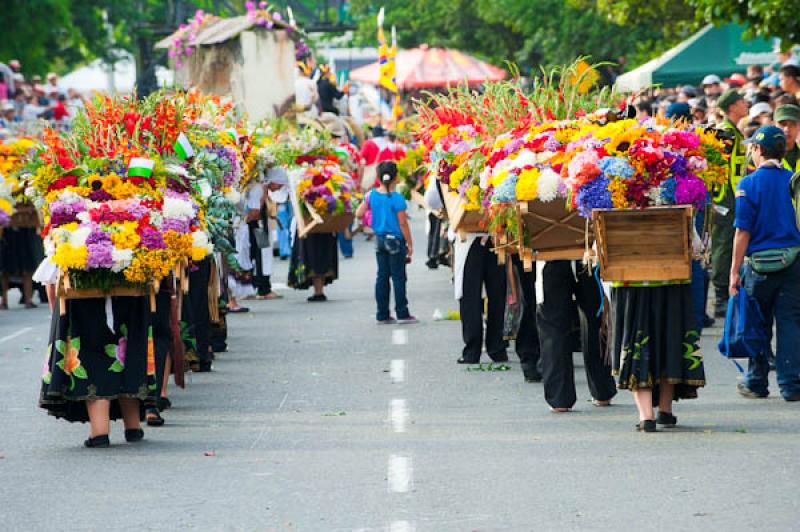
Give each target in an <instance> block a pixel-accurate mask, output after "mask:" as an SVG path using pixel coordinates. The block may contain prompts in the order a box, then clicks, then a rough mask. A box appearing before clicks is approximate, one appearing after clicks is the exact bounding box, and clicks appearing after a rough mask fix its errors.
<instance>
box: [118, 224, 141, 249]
mask: <svg viewBox="0 0 800 532" xmlns="http://www.w3.org/2000/svg"><path fill="white" fill-rule="evenodd" d="M136 227H137V223H136V222H122V224H115V225H114V229H115V231H114V232H113V233H111V242H113V244H114V246H116V247H117V248H119V249H135V248H136V246H138V245H139V241H140V240H141V239H140V238H139V235H138V234H137V233H136Z"/></svg>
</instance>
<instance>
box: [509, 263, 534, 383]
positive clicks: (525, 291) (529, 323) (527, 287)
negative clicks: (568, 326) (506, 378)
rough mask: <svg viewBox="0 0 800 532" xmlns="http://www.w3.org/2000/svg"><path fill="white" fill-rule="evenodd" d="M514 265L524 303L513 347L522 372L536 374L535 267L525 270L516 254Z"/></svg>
mask: <svg viewBox="0 0 800 532" xmlns="http://www.w3.org/2000/svg"><path fill="white" fill-rule="evenodd" d="M514 267H515V268H516V269H517V272H519V281H520V285H521V287H522V296H523V301H524V304H525V308H524V310H523V312H522V321H521V322H520V325H519V333H518V334H517V339H516V341H515V342H514V347H515V349H516V351H517V356H519V361H520V364H521V366H522V371H523V373H525V374H528V373H532V374H536V373H538V370H537V369H536V365H537V364H538V362H539V331H538V330H537V329H536V269H535V268H534V269H533V271H530V272H526V271H525V269H524V268H523V266H522V261H520V260H519V257H518V256H517V255H514Z"/></svg>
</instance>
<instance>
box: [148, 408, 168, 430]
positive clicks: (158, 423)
mask: <svg viewBox="0 0 800 532" xmlns="http://www.w3.org/2000/svg"><path fill="white" fill-rule="evenodd" d="M145 420H146V421H147V426H148V427H163V426H164V418H163V417H161V414H159V413H158V408H148V409H147V412H146V413H145Z"/></svg>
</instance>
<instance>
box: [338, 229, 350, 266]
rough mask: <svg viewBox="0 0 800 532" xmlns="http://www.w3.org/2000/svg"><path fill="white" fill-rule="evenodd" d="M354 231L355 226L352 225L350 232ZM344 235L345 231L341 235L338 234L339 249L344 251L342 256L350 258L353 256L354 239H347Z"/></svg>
mask: <svg viewBox="0 0 800 532" xmlns="http://www.w3.org/2000/svg"><path fill="white" fill-rule="evenodd" d="M352 229H353V226H352V224H351V225H350V230H351V231H352ZM344 234H345V233H344V231H342V232H341V233H339V234H337V235H336V237H337V238H338V239H339V249H340V250H341V251H342V255H344V256H345V257H347V258H350V257H352V256H353V239H352V238H347V237H346V236H344Z"/></svg>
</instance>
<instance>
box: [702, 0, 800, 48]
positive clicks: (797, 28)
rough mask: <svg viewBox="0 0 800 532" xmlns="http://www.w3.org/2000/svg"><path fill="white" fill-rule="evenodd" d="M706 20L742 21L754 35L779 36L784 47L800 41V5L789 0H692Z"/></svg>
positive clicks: (717, 22)
mask: <svg viewBox="0 0 800 532" xmlns="http://www.w3.org/2000/svg"><path fill="white" fill-rule="evenodd" d="M688 2H689V3H690V4H691V5H692V6H694V7H695V8H696V9H697V16H698V17H699V18H701V19H702V20H705V21H708V22H713V23H715V24H722V23H725V22H731V21H734V22H739V23H741V24H745V25H747V26H748V33H749V35H751V36H755V35H759V36H762V37H777V38H779V39H781V42H782V44H783V46H784V48H788V47H789V46H791V45H792V44H800V16H798V15H799V14H800V5H798V3H797V2H796V1H795V2H791V1H787V0H748V1H747V2H742V1H740V0H688Z"/></svg>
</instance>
